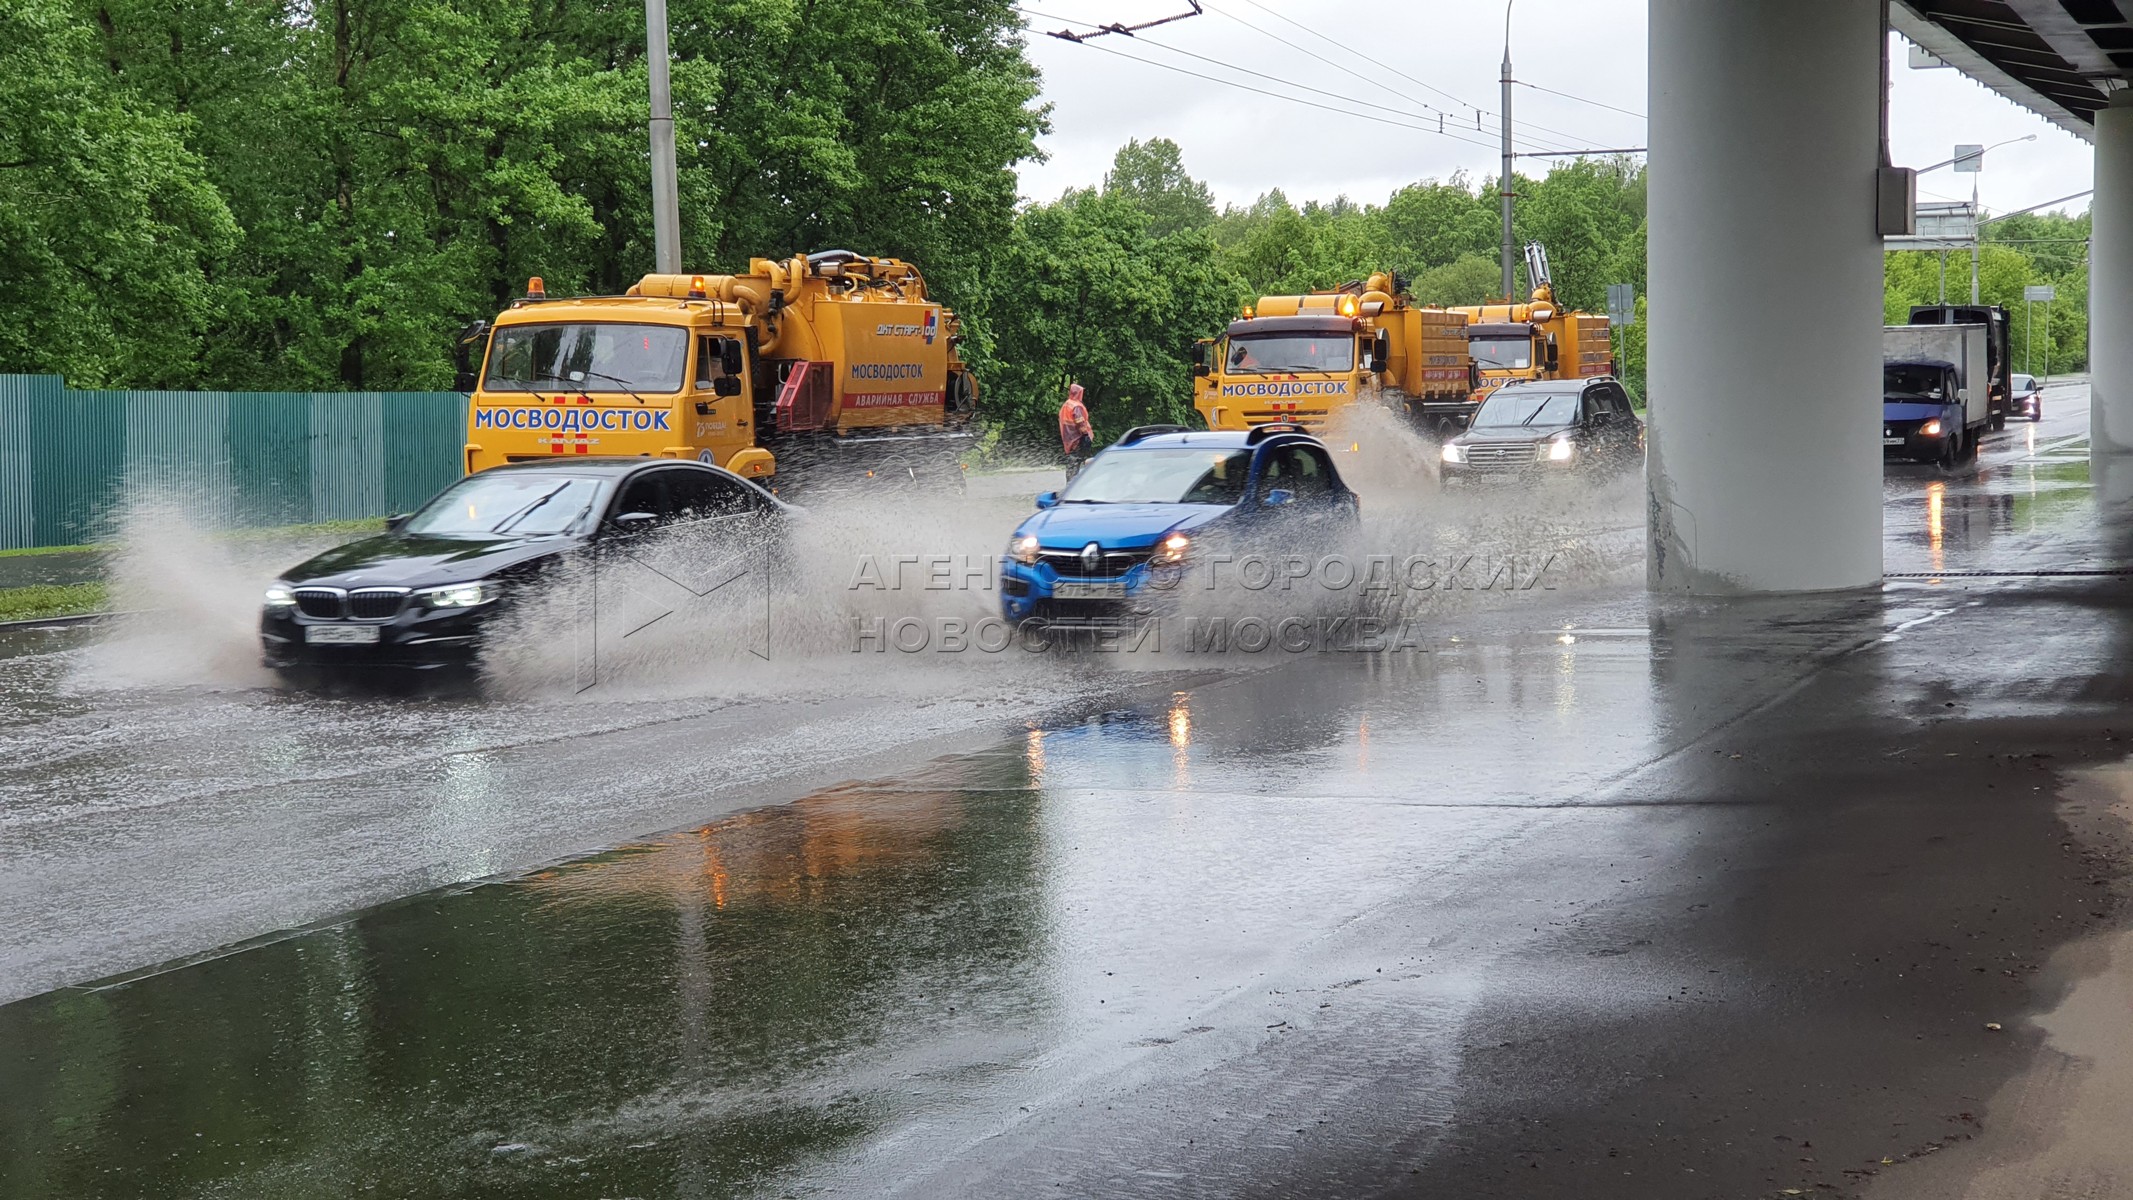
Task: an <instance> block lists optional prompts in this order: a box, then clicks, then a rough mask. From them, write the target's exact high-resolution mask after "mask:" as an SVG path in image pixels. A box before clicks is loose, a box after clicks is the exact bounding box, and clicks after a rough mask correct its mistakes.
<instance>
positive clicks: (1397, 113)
mask: <svg viewBox="0 0 2133 1200" xmlns="http://www.w3.org/2000/svg"><path fill="white" fill-rule="evenodd" d="M1016 11H1018V12H1021V13H1023V14H1025V15H1028V16H1033V17H1040V18H1042V19H1044V20H1047V21H1065V22H1067V23H1069V24H1074V25H1086V26H1088V27H1090V28H1092V29H1095V28H1101V27H1100V26H1097V25H1096V24H1095V23H1094V22H1090V21H1077V20H1074V19H1073V18H1071V17H1062V16H1058V15H1056V14H1053V13H1047V12H1041V11H1039V10H1037V9H1033V8H1026V7H1021V6H1017V9H1016ZM1222 15H1224V16H1228V15H1229V14H1227V13H1223V14H1222ZM1232 19H1235V18H1232ZM1247 27H1248V28H1252V27H1251V26H1247ZM1269 36H1272V35H1269ZM1134 40H1135V41H1137V42H1140V43H1143V44H1145V45H1148V46H1153V47H1155V48H1156V49H1158V50H1167V51H1169V52H1170V53H1172V54H1177V55H1182V56H1183V57H1186V58H1190V59H1194V60H1197V61H1199V62H1203V63H1207V64H1209V65H1211V66H1216V67H1221V68H1222V69H1224V70H1226V71H1230V72H1232V73H1241V74H1245V75H1251V76H1254V77H1256V78H1259V79H1264V80H1267V81H1268V82H1270V83H1275V84H1279V85H1281V86H1282V87H1284V88H1288V89H1291V90H1294V91H1304V92H1309V93H1311V94H1313V95H1317V96H1324V97H1326V98H1327V99H1329V100H1335V101H1338V102H1340V103H1341V104H1345V105H1351V106H1359V107H1361V108H1369V109H1376V110H1377V111H1379V112H1383V113H1390V114H1392V116H1393V117H1397V118H1407V120H1391V119H1387V118H1384V117H1374V116H1371V115H1370V114H1368V113H1363V112H1357V111H1355V110H1354V108H1335V107H1332V106H1329V105H1325V104H1318V103H1314V102H1311V101H1307V100H1302V99H1300V98H1298V97H1296V96H1293V95H1290V94H1288V93H1285V92H1269V91H1265V90H1263V89H1260V88H1254V87H1249V86H1246V85H1244V84H1240V83H1238V82H1236V81H1235V80H1233V79H1224V78H1219V77H1216V76H1212V75H1203V74H1201V73H1200V72H1197V71H1190V70H1186V69H1185V68H1183V67H1176V66H1172V65H1170V64H1168V63H1162V62H1157V61H1155V60H1153V59H1147V58H1141V57H1139V56H1137V55H1133V54H1127V53H1124V52H1122V51H1119V50H1114V49H1110V48H1108V47H1104V46H1096V45H1092V44H1091V43H1089V42H1087V41H1081V42H1077V44H1078V45H1084V46H1089V47H1090V48H1091V49H1094V50H1103V51H1105V52H1106V53H1109V54H1115V55H1117V56H1118V57H1120V58H1125V59H1130V60H1131V61H1133V62H1137V63H1144V64H1146V65H1148V66H1151V67H1157V68H1160V69H1163V70H1166V71H1176V72H1178V73H1180V74H1183V75H1189V76H1191V77H1192V78H1194V79H1204V80H1207V81H1209V82H1211V83H1219V84H1222V85H1224V86H1226V87H1234V88H1239V89H1241V90H1243V91H1248V92H1252V93H1254V94H1257V95H1261V96H1270V97H1272V98H1274V99H1277V100H1287V101H1290V102H1291V103H1297V104H1305V105H1307V106H1309V107H1312V108H1318V109H1323V110H1325V111H1328V112H1339V113H1344V114H1346V115H1349V116H1356V117H1362V118H1363V119H1365V120H1374V121H1378V122H1380V123H1381V124H1387V125H1396V126H1398V127H1400V128H1402V129H1412V130H1415V131H1416V132H1419V133H1433V134H1436V135H1438V136H1439V137H1445V138H1449V139H1451V140H1452V141H1455V142H1463V143H1465V144H1467V145H1470V146H1479V147H1483V148H1486V149H1494V148H1495V145H1496V144H1495V143H1493V142H1488V141H1483V140H1480V139H1477V138H1471V137H1464V136H1461V134H1460V133H1454V132H1452V130H1451V129H1450V128H1447V127H1446V122H1445V121H1443V120H1440V121H1439V122H1438V124H1437V125H1436V126H1435V127H1432V126H1429V125H1425V124H1418V123H1415V118H1416V117H1417V114H1415V113H1412V112H1409V111H1407V110H1405V109H1400V108H1393V107H1391V106H1388V105H1383V104H1376V103H1372V102H1371V101H1368V100H1360V99H1357V98H1356V97H1354V96H1352V95H1348V94H1345V93H1341V92H1331V91H1327V90H1325V89H1324V88H1315V87H1311V86H1309V85H1308V84H1302V83H1297V82H1295V81H1294V80H1291V79H1288V78H1285V77H1283V76H1279V75H1269V74H1267V73H1266V72H1264V71H1255V70H1252V69H1251V68H1249V67H1239V66H1236V65H1234V64H1232V63H1227V62H1224V61H1222V60H1221V59H1217V58H1210V57H1209V56H1207V55H1204V54H1196V53H1194V52H1193V51H1190V50H1186V49H1184V48H1182V47H1178V46H1172V45H1169V44H1167V43H1164V42H1158V41H1156V40H1154V39H1153V38H1148V37H1139V36H1136V37H1134ZM1276 40H1277V41H1279V40H1281V39H1279V38H1277V39H1276ZM1283 44H1284V45H1289V43H1287V42H1283ZM1293 48H1294V49H1298V50H1302V47H1300V46H1299V47H1293ZM1304 53H1309V51H1304ZM1313 57H1317V56H1316V55H1314V56H1313ZM1320 61H1326V60H1324V59H1321V60H1320ZM1329 65H1332V66H1335V67H1336V69H1338V66H1339V65H1338V64H1329ZM1422 106H1423V107H1424V108H1426V109H1429V110H1430V111H1431V112H1434V113H1438V114H1439V115H1440V116H1442V117H1444V118H1447V119H1463V117H1462V114H1458V113H1449V112H1444V111H1443V110H1440V109H1436V108H1434V107H1433V106H1431V105H1428V104H1426V103H1424V104H1423V105H1422ZM1460 128H1461V132H1462V133H1463V132H1464V127H1463V126H1461V127H1460ZM1477 132H1478V131H1477ZM1514 140H1515V141H1519V142H1523V143H1524V144H1526V145H1528V146H1541V147H1547V146H1548V145H1549V143H1547V142H1545V141H1541V140H1539V139H1536V138H1531V137H1515V138H1514ZM1551 156H1555V157H1567V156H1569V154H1568V152H1557V151H1552V150H1547V151H1541V152H1536V153H1535V155H1534V157H1543V158H1545V157H1551Z"/></svg>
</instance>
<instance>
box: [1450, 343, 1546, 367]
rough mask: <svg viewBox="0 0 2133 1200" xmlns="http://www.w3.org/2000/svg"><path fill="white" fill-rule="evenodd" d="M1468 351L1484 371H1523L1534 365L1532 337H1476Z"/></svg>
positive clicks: (1469, 345)
mask: <svg viewBox="0 0 2133 1200" xmlns="http://www.w3.org/2000/svg"><path fill="white" fill-rule="evenodd" d="M1466 352H1467V354H1468V355H1470V356H1472V358H1473V360H1474V361H1475V362H1476V363H1479V364H1480V365H1481V369H1482V370H1484V371H1501V370H1512V371H1523V370H1525V369H1526V368H1527V367H1530V366H1532V365H1533V340H1532V339H1531V338H1476V339H1474V340H1473V341H1471V342H1468V343H1467V344H1466Z"/></svg>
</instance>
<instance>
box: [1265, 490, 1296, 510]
mask: <svg viewBox="0 0 2133 1200" xmlns="http://www.w3.org/2000/svg"><path fill="white" fill-rule="evenodd" d="M1259 503H1261V504H1263V505H1265V506H1266V507H1268V508H1286V507H1288V506H1289V505H1291V504H1294V503H1296V493H1295V492H1292V491H1290V490H1289V489H1287V488H1275V489H1274V490H1272V491H1270V492H1268V493H1267V494H1266V499H1264V500H1261V501H1260V502H1259Z"/></svg>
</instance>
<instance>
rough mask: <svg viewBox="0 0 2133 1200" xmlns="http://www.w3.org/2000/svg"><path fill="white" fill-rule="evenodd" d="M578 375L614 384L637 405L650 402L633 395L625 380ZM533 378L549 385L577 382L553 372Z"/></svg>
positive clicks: (594, 374)
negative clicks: (542, 380)
mask: <svg viewBox="0 0 2133 1200" xmlns="http://www.w3.org/2000/svg"><path fill="white" fill-rule="evenodd" d="M578 374H579V375H580V376H582V377H585V378H588V379H605V380H606V381H608V382H609V383H612V384H614V385H615V386H616V387H619V388H621V389H622V393H623V394H624V395H626V396H628V397H629V398H630V399H632V400H635V401H636V402H637V403H639V404H650V403H651V401H649V400H646V399H645V398H644V397H642V396H640V395H638V394H637V393H635V392H633V391H631V390H630V385H629V381H628V380H626V379H617V378H615V377H614V376H613V375H609V374H607V373H606V372H605V371H580V372H578ZM534 378H535V379H537V380H540V379H545V380H547V381H548V382H550V383H577V382H578V380H576V379H569V378H566V377H564V376H562V375H558V374H556V373H555V372H553V371H542V372H541V373H539V374H537V375H535V376H534Z"/></svg>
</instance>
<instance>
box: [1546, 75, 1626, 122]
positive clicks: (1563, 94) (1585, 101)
mask: <svg viewBox="0 0 2133 1200" xmlns="http://www.w3.org/2000/svg"><path fill="white" fill-rule="evenodd" d="M1511 82H1513V83H1515V84H1517V85H1518V86H1520V87H1522V88H1532V89H1533V90H1534V91H1536V92H1546V93H1548V94H1549V95H1551V96H1561V97H1562V98H1563V99H1565V100H1575V101H1577V102H1578V103H1579V104H1590V105H1592V106H1593V107H1594V108H1604V109H1606V110H1607V111H1609V112H1618V113H1621V114H1622V115H1623V116H1625V117H1635V118H1637V119H1638V120H1639V121H1649V120H1651V118H1650V117H1647V116H1645V115H1644V114H1643V113H1640V112H1631V111H1630V110H1628V109H1626V108H1616V107H1615V106H1614V105H1612V104H1602V103H1600V102H1599V101H1598V100H1588V99H1586V98H1585V97H1583V96H1573V95H1571V94H1570V93H1569V92H1558V91H1556V90H1555V89H1554V88H1551V87H1542V86H1541V85H1539V84H1537V83H1527V82H1526V81H1525V80H1523V79H1514V80H1512V81H1511Z"/></svg>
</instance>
